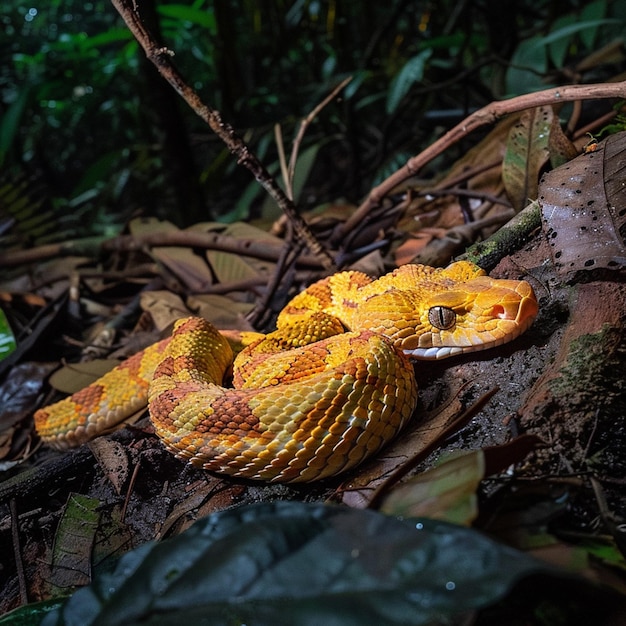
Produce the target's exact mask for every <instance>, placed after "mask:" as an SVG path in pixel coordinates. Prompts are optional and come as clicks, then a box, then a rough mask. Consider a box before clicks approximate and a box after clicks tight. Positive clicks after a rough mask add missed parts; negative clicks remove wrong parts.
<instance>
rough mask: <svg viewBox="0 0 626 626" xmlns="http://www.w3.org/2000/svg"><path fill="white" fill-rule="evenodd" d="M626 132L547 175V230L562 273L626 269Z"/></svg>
mask: <svg viewBox="0 0 626 626" xmlns="http://www.w3.org/2000/svg"><path fill="white" fill-rule="evenodd" d="M625 171H626V132H622V133H618V134H615V135H611V136H610V137H608V138H607V139H606V140H604V141H603V142H601V143H600V144H598V147H597V149H596V150H595V151H594V152H590V153H589V154H582V155H580V156H579V157H577V158H576V159H574V160H573V161H570V162H569V163H566V164H565V165H562V166H561V167H559V168H557V169H555V170H552V171H551V172H548V173H547V174H546V175H545V176H544V177H543V179H542V181H541V186H540V197H539V201H540V204H541V217H542V221H543V229H544V232H545V233H546V237H547V239H548V242H549V244H550V248H551V253H552V258H553V260H554V265H555V267H556V269H557V271H558V272H559V273H560V274H561V275H562V276H566V277H567V278H568V279H572V278H573V277H575V276H576V274H577V273H578V272H588V271H590V270H596V269H605V270H606V269H611V270H618V269H622V268H624V267H625V266H626V245H625V243H624V239H625V237H626V185H624V173H625Z"/></svg>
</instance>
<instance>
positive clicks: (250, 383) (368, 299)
mask: <svg viewBox="0 0 626 626" xmlns="http://www.w3.org/2000/svg"><path fill="white" fill-rule="evenodd" d="M537 309H538V305H537V299H536V297H535V294H534V292H533V289H532V287H531V286H530V284H529V283H528V282H526V281H515V280H499V279H494V278H490V277H488V276H487V275H486V274H485V272H484V271H483V270H482V269H480V268H479V267H478V266H476V265H473V264H472V263H469V262H466V261H459V262H456V263H453V264H451V265H450V266H448V267H447V268H445V269H441V268H439V269H435V268H432V267H428V266H423V265H405V266H402V267H400V268H398V269H396V270H395V271H393V272H391V273H390V274H387V275H385V276H383V277H381V278H379V279H377V280H373V279H371V278H369V277H368V276H366V275H365V274H362V273H360V272H356V271H347V272H340V273H337V274H334V275H332V276H330V277H328V278H325V279H322V280H321V281H318V282H316V283H314V284H313V285H311V286H310V287H309V288H308V289H306V290H305V291H303V292H302V293H300V294H299V295H297V296H296V297H295V298H294V299H293V300H292V301H291V302H290V303H289V304H288V305H287V306H286V307H285V308H284V309H283V310H282V312H281V313H280V315H279V316H278V320H277V330H276V331H274V332H272V333H269V334H267V335H260V336H258V337H255V339H254V340H253V341H251V342H248V343H249V345H247V346H246V347H245V348H244V349H243V350H241V351H240V352H239V354H237V356H236V358H235V361H234V365H232V366H231V363H232V361H233V349H232V347H231V343H229V341H228V340H227V339H226V338H225V336H224V335H223V334H222V333H220V332H219V331H218V330H217V329H216V328H215V327H213V326H212V325H211V324H210V323H209V322H207V321H205V320H203V319H201V318H196V317H191V318H185V319H182V320H179V321H178V322H177V323H176V324H175V326H174V330H173V333H172V336H171V337H170V338H168V339H164V340H162V341H160V342H158V343H156V344H154V345H152V346H150V347H148V348H146V349H145V350H144V351H142V352H140V353H138V354H136V355H134V356H133V357H131V358H130V359H127V360H126V361H124V362H122V363H120V364H119V365H118V366H117V367H115V368H114V369H113V370H112V371H110V372H109V373H108V374H106V375H105V376H104V377H102V378H101V379H99V380H97V381H96V382H94V383H93V384H91V385H90V386H89V387H87V388H85V389H83V390H81V391H79V392H77V393H75V394H74V395H72V396H70V397H68V398H66V399H64V400H61V401H60V402H58V403H56V404H53V405H51V406H48V407H46V408H43V409H40V410H39V411H37V412H36V414H35V426H36V429H37V431H38V433H39V435H40V437H41V438H42V440H43V441H44V442H46V443H48V444H49V445H51V446H53V447H56V448H61V449H62V448H67V447H70V446H74V445H79V444H81V443H84V442H86V441H88V440H90V439H92V438H93V437H95V436H97V435H99V434H101V433H102V432H103V431H106V430H109V429H111V427H113V426H114V425H117V424H119V423H120V422H122V421H123V420H124V419H125V418H126V417H128V416H129V415H131V414H133V413H135V412H136V411H137V410H139V409H141V408H142V407H144V406H145V405H146V403H147V404H148V408H149V413H150V419H151V421H152V424H153V425H154V429H155V432H156V434H157V435H158V437H159V438H160V439H161V440H162V442H163V444H164V445H165V446H166V447H167V448H168V449H169V450H170V451H171V452H173V453H174V454H175V455H176V456H178V457H180V458H183V459H188V460H189V461H190V462H191V463H192V464H193V465H195V466H199V467H203V468H205V469H207V470H211V471H216V472H221V473H225V474H230V475H233V476H239V477H245V478H251V479H259V480H265V481H277V482H303V481H313V480H318V479H322V478H327V477H329V476H333V475H335V474H338V473H339V472H343V471H346V470H348V469H351V468H353V467H355V466H356V465H358V464H359V463H361V462H362V461H363V460H364V459H366V458H367V457H369V456H371V455H373V454H374V453H376V452H377V451H378V450H380V448H381V447H382V446H383V445H384V444H385V443H387V442H388V441H390V440H391V439H392V438H393V437H395V436H396V435H397V433H398V432H399V431H400V430H401V429H402V428H403V426H404V425H405V424H406V423H407V422H408V421H409V419H410V418H411V416H412V414H413V412H414V410H415V407H416V404H417V386H416V382H415V375H414V370H413V364H412V361H413V360H434V359H443V358H447V357H451V356H455V355H461V354H465V353H469V352H475V351H477V350H484V349H487V348H492V347H495V346H499V345H501V344H503V343H505V342H508V341H510V340H512V339H514V338H516V337H517V336H518V335H520V333H522V332H523V331H524V330H526V329H527V328H528V327H529V325H530V324H531V323H532V321H533V319H534V318H535V316H536V314H537ZM231 376H232V387H225V386H223V382H224V379H225V378H229V377H231Z"/></svg>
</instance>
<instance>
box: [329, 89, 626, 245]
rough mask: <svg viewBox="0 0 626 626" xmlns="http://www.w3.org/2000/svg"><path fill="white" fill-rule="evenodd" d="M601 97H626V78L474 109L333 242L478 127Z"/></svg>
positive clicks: (379, 191)
mask: <svg viewBox="0 0 626 626" xmlns="http://www.w3.org/2000/svg"><path fill="white" fill-rule="evenodd" d="M598 98H626V81H622V82H619V83H598V84H594V85H565V86H563V87H555V88H552V89H545V90H544V91H538V92H536V93H529V94H524V95H522V96H517V97H516V98H511V99H509V100H502V101H498V102H492V103H491V104H489V105H487V106H485V107H483V108H482V109H479V110H478V111H475V112H474V113H472V114H471V115H469V116H468V117H466V118H465V119H464V120H463V121H462V122H461V123H460V124H457V125H456V126H455V127H454V128H452V129H451V130H449V131H448V132H447V133H446V134H445V135H443V136H442V137H440V138H439V139H438V140H437V141H435V143H433V144H431V145H430V146H429V147H428V148H426V150H424V151H423V152H421V153H420V154H418V155H416V156H414V157H411V158H410V159H409V160H408V161H407V162H406V163H405V165H404V166H403V167H401V168H400V169H399V170H398V171H396V172H394V173H393V174H392V175H391V176H389V177H388V178H386V179H385V180H384V181H383V182H382V183H380V185H378V186H377V187H374V189H372V190H371V191H370V194H369V196H368V197H367V199H366V200H365V201H364V202H363V203H362V204H361V206H359V208H358V209H357V210H356V211H355V212H354V213H353V214H352V216H351V217H350V219H348V220H347V221H346V222H344V223H343V224H341V225H340V226H339V227H338V228H337V230H336V232H335V234H334V236H333V239H334V241H341V239H342V238H343V237H344V236H345V235H346V233H349V232H350V231H351V230H352V229H353V228H354V227H355V226H356V225H357V224H359V223H360V222H361V221H362V220H363V219H364V218H365V216H366V215H367V214H368V213H369V212H370V211H371V210H372V209H374V208H376V207H378V206H379V205H380V202H381V200H382V199H383V198H384V197H385V196H386V195H387V194H388V193H389V192H390V191H391V190H392V189H393V188H394V187H396V185H399V184H400V183H402V182H403V181H405V180H406V179H408V178H410V177H411V176H415V175H416V174H417V173H418V172H419V171H420V170H421V169H422V168H423V167H424V166H425V165H426V164H427V163H429V162H430V161H432V160H433V159H434V158H435V157H437V156H439V155H440V154H441V153H442V152H444V151H445V150H447V149H448V148H449V147H450V146H451V145H453V144H455V143H456V142H457V141H459V140H460V139H462V138H463V137H465V136H466V135H469V134H470V133H471V132H472V131H474V130H476V129H477V128H480V127H481V126H486V125H487V124H493V123H494V122H497V121H498V120H499V119H500V118H502V117H504V116H505V115H508V114H510V113H517V112H519V111H524V110H525V109H532V108H535V107H538V106H543V105H554V104H561V103H563V102H572V101H577V100H595V99H598Z"/></svg>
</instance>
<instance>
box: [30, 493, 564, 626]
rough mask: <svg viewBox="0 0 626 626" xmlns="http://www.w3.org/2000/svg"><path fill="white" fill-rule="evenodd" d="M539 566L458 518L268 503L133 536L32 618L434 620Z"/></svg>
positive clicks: (495, 593)
mask: <svg viewBox="0 0 626 626" xmlns="http://www.w3.org/2000/svg"><path fill="white" fill-rule="evenodd" d="M538 572H541V573H544V574H548V575H549V574H554V570H552V569H551V568H549V567H548V566H546V565H542V564H541V563H539V562H538V561H535V560H533V559H531V558H530V557H528V556H526V555H524V554H522V553H520V552H517V551H515V550H513V549H511V548H508V547H507V546H504V545H502V544H498V543H496V542H494V541H492V540H490V539H488V538H487V537H485V536H483V535H481V534H480V533H478V532H476V531H473V530H470V529H467V528H463V527H459V526H453V525H450V524H445V523H442V522H434V521H432V520H426V519H421V520H416V519H410V518H409V519H407V520H402V521H401V520H398V519H395V518H392V517H386V516H384V515H382V514H379V513H376V512H373V511H366V510H363V511H359V510H351V509H347V508H343V507H331V506H326V505H322V504H304V503H299V502H276V503H273V504H261V505H253V506H248V507H240V508H237V509H232V510H230V511H223V512H221V513H217V514H214V515H212V516H210V517H208V518H206V519H204V520H200V521H198V522H196V524H195V525H194V526H192V527H191V528H190V529H189V530H187V531H186V532H185V533H183V534H182V535H180V536H178V537H175V538H173V539H171V540H168V541H165V542H163V543H161V544H146V545H144V546H141V547H140V548H138V549H136V550H134V551H132V552H130V553H128V554H126V555H125V556H123V557H122V558H121V559H120V560H119V561H118V562H117V564H115V565H114V566H113V567H110V568H109V571H106V572H102V573H100V574H99V575H98V576H97V577H96V579H95V580H94V582H93V584H92V585H91V586H90V587H86V588H84V589H82V590H80V591H78V592H77V593H76V594H75V595H74V596H73V597H72V598H70V599H69V601H68V602H67V603H66V604H65V606H64V607H63V608H62V609H60V610H58V611H55V610H52V611H51V612H49V613H48V615H47V616H46V617H45V619H44V621H43V622H42V624H45V625H52V624H67V625H68V626H69V625H71V624H81V625H86V624H96V623H98V624H105V623H106V624H139V623H142V624H180V623H185V622H189V623H195V622H198V621H200V622H201V623H203V624H220V625H221V624H244V623H248V624H257V625H261V624H302V625H305V624H321V623H323V624H336V625H345V626H348V625H351V624H366V623H377V624H388V625H390V626H391V625H394V624H398V625H400V624H414V625H420V624H444V623H450V620H451V619H452V618H453V617H454V616H458V615H460V614H462V613H463V612H464V611H468V610H472V609H477V608H481V607H485V606H488V605H491V604H493V603H494V602H496V601H497V600H499V599H500V598H502V597H503V595H504V594H506V593H507V591H508V590H510V589H511V587H512V586H513V585H514V584H515V583H516V582H517V581H518V580H519V579H520V578H521V577H523V576H527V575H530V574H534V573H538Z"/></svg>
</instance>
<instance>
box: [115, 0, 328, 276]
mask: <svg viewBox="0 0 626 626" xmlns="http://www.w3.org/2000/svg"><path fill="white" fill-rule="evenodd" d="M111 2H112V4H113V6H115V8H116V9H117V10H118V12H119V13H120V15H121V16H122V17H123V18H124V21H125V22H126V25H127V26H128V28H129V29H130V31H131V32H132V33H133V35H134V36H135V38H136V39H137V41H138V42H139V44H140V45H141V47H142V48H143V49H144V51H145V53H146V56H147V57H148V59H149V60H150V61H152V63H154V65H155V66H156V68H157V69H158V71H159V73H160V74H161V76H163V78H165V79H166V80H167V81H168V82H169V83H170V85H172V87H173V88H174V89H175V90H176V91H177V92H178V94H180V96H182V98H183V99H184V100H185V102H187V104H188V105H189V106H190V107H191V108H192V109H193V110H194V111H195V113H196V114H197V115H198V116H199V117H200V118H202V119H203V120H204V121H205V122H206V123H207V124H208V125H209V127H210V128H211V130H212V131H213V132H214V133H215V134H216V135H217V136H218V137H219V138H220V139H221V140H222V141H223V142H224V143H225V144H226V146H227V147H228V149H229V150H230V152H231V153H232V154H233V155H234V156H235V157H236V159H237V162H238V163H239V164H241V165H243V166H245V167H246V168H247V169H248V170H250V172H251V173H252V175H253V176H254V177H255V178H256V180H257V181H258V182H259V184H261V185H262V186H263V188H264V189H265V190H266V191H267V192H268V193H269V194H270V196H272V198H273V199H274V200H275V201H276V203H277V204H278V206H279V207H280V208H281V210H282V211H283V212H284V213H285V214H286V215H287V217H288V218H289V220H290V221H291V222H292V224H293V226H294V229H295V232H296V233H297V234H298V236H299V237H300V239H301V240H302V241H303V242H304V243H305V245H306V246H307V247H308V248H309V249H310V250H311V252H313V253H314V254H319V255H320V256H321V258H322V263H323V264H324V266H325V267H327V268H331V267H333V266H334V261H333V259H332V257H331V256H330V255H329V254H328V253H327V252H326V251H325V250H324V249H323V247H322V245H321V244H320V243H319V242H318V241H317V240H316V238H315V236H314V235H313V233H311V231H310V230H309V228H308V226H307V225H306V223H305V222H304V220H303V219H302V218H301V216H300V215H299V214H298V212H297V210H296V207H295V205H294V203H293V202H292V201H291V200H289V198H287V196H286V195H285V193H284V192H283V190H282V189H281V188H280V187H279V186H278V184H277V183H276V181H275V180H274V178H273V177H272V176H271V175H270V173H269V172H268V171H267V170H266V169H265V167H264V166H263V164H262V163H261V162H260V161H259V160H258V158H257V157H256V155H255V154H254V153H253V152H251V151H250V149H249V148H248V146H247V145H246V144H245V143H244V141H243V140H242V139H241V137H239V135H237V133H236V132H235V130H234V129H233V128H232V126H231V125H230V124H228V123H227V122H225V121H224V120H223V119H222V117H221V115H220V113H219V111H217V110H216V109H213V108H211V107H210V106H208V105H207V104H204V103H203V102H202V100H201V99H200V98H199V96H198V94H197V93H196V92H195V91H194V90H193V89H192V88H191V87H190V86H189V85H188V84H187V83H186V82H185V80H184V79H183V77H182V76H181V75H180V73H179V72H178V70H177V69H176V67H175V66H174V64H173V63H172V56H173V52H172V51H171V50H169V49H167V48H164V47H162V46H159V45H158V44H157V42H156V41H155V38H154V36H153V35H152V33H150V32H149V31H148V29H147V28H146V26H145V24H144V23H143V22H142V20H141V17H140V15H139V13H138V10H137V9H138V3H137V2H136V0H111Z"/></svg>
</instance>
